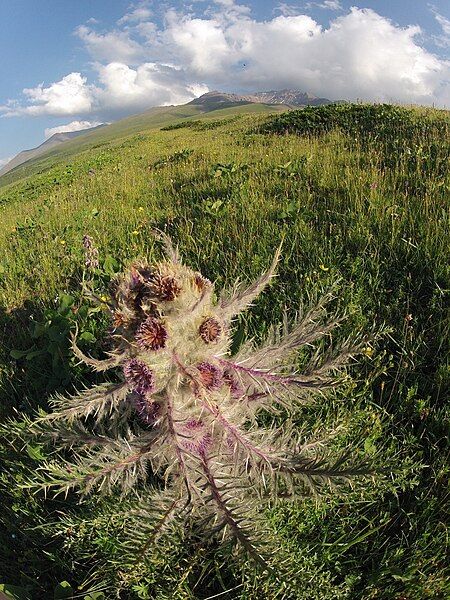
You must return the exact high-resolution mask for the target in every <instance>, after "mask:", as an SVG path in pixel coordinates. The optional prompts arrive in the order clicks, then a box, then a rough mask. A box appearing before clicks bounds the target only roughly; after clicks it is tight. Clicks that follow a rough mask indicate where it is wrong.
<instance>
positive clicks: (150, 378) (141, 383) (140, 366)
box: [123, 358, 155, 396]
mask: <svg viewBox="0 0 450 600" xmlns="http://www.w3.org/2000/svg"><path fill="white" fill-rule="evenodd" d="M123 373H124V375H125V379H126V380H127V382H128V383H129V384H131V385H132V386H133V390H134V391H136V392H137V393H138V394H142V395H143V396H145V395H147V394H151V393H152V392H153V391H154V390H155V376H154V375H153V371H152V370H151V369H149V368H148V366H147V365H146V364H145V363H144V362H142V361H141V360H138V359H137V358H132V359H131V360H129V361H128V362H127V363H126V364H125V366H124V368H123Z"/></svg>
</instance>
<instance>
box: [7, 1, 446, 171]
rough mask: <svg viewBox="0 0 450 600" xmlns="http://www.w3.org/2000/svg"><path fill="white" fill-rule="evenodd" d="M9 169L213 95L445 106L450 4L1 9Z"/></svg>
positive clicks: (58, 4) (63, 4) (23, 4)
mask: <svg viewBox="0 0 450 600" xmlns="http://www.w3.org/2000/svg"><path fill="white" fill-rule="evenodd" d="M0 56H1V60H0V166H1V164H2V162H4V161H6V160H7V159H8V158H10V157H12V156H13V155H15V154H16V153H17V152H19V151H20V150H23V149H25V148H29V147H33V146H36V145H38V144H39V143H41V142H42V141H44V139H45V137H48V136H49V135H51V134H52V132H54V131H56V130H58V128H62V129H66V130H70V129H72V130H73V129H80V128H83V127H88V126H90V125H94V124H97V123H100V122H105V121H111V120H114V119H117V118H121V117H123V116H126V115H127V114H133V113H136V112H140V111H142V110H145V109H146V108H149V107H151V106H156V105H162V104H180V103H183V102H188V101H189V100H191V99H192V98H193V97H195V96H198V95H200V94H201V93H204V92H206V91H207V90H212V89H221V90H229V91H256V90H268V89H280V88H282V87H289V88H295V89H301V90H303V91H308V92H311V93H313V94H316V95H320V96H326V97H328V98H331V99H341V98H345V99H350V100H354V99H358V98H359V99H365V100H374V101H394V102H402V103H420V104H428V105H430V104H433V103H434V104H436V105H437V106H442V107H444V106H445V107H450V2H449V1H448V0H435V1H434V2H433V3H428V2H422V1H420V0H395V1H392V0H391V1H388V0H380V1H366V2H364V3H358V2H347V1H346V0H310V1H308V0H305V1H298V2H289V0H286V1H285V2H269V1H267V0H253V1H248V2H245V1H242V2H239V1H236V0H214V1H212V0H211V1H205V0H193V1H192V2H191V3H190V4H189V3H181V2H176V1H172V0H167V1H166V2H152V1H146V0H143V1H136V2H133V3H130V1H129V0H94V1H92V0H64V1H62V0H39V1H36V0H2V1H1V2H0Z"/></svg>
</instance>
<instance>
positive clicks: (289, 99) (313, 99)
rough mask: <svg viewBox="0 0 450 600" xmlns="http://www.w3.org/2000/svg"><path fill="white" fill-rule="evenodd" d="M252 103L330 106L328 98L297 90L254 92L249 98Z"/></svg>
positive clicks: (330, 102) (330, 101)
mask: <svg viewBox="0 0 450 600" xmlns="http://www.w3.org/2000/svg"><path fill="white" fill-rule="evenodd" d="M244 97H248V98H254V99H253V100H252V102H262V103H263V104H288V105H289V106H321V105H322V104H332V103H333V101H332V100H328V98H318V97H317V96H313V95H312V94H308V93H307V92H299V91H298V90H272V91H270V92H255V93H254V94H252V95H251V96H244Z"/></svg>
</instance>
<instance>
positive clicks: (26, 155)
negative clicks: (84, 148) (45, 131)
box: [0, 124, 105, 177]
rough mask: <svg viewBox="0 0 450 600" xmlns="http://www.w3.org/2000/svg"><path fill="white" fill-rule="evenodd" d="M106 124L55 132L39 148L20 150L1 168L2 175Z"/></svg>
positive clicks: (0, 173)
mask: <svg viewBox="0 0 450 600" xmlns="http://www.w3.org/2000/svg"><path fill="white" fill-rule="evenodd" d="M104 126H105V125H104V124H103V125H97V127H90V128H89V129H81V130H79V131H64V132H61V133H54V134H53V135H52V136H51V137H49V138H48V140H45V142H44V143H43V144H41V145H40V146H37V148H31V150H23V151H22V152H19V154H17V155H16V156H15V157H14V158H12V159H11V160H10V161H9V162H8V163H6V165H5V166H4V167H3V168H2V169H0V177H1V176H2V175H5V173H8V171H11V170H12V169H14V168H15V167H18V166H19V165H21V164H22V163H24V162H26V161H27V160H31V159H32V158H36V157H37V156H40V155H41V154H44V153H45V152H47V150H50V149H51V148H54V147H55V146H59V144H61V143H62V142H66V141H67V140H71V139H73V138H75V137H78V136H79V135H82V134H84V133H88V132H89V131H94V130H95V129H99V128H100V127H104Z"/></svg>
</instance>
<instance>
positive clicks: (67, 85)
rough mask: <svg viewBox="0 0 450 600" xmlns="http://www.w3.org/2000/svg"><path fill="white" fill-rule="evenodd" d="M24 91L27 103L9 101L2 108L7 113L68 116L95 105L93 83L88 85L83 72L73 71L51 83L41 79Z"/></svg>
mask: <svg viewBox="0 0 450 600" xmlns="http://www.w3.org/2000/svg"><path fill="white" fill-rule="evenodd" d="M23 93H24V96H25V97H26V99H27V102H28V105H27V106H21V105H18V104H17V103H12V104H11V103H9V104H7V105H6V106H1V107H0V112H3V114H4V116H6V117H15V116H21V115H30V116H40V115H55V116H64V115H76V114H83V113H89V112H90V111H91V109H92V86H88V85H87V79H86V77H82V75H81V73H70V74H69V75H66V76H65V77H63V78H62V79H61V80H60V81H56V82H55V83H52V84H51V85H49V86H48V87H44V84H43V83H40V84H39V85H38V86H36V87H35V88H25V89H24V90H23Z"/></svg>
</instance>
